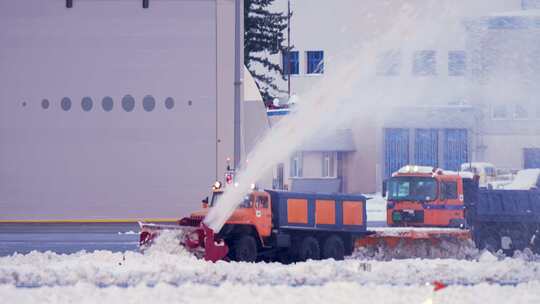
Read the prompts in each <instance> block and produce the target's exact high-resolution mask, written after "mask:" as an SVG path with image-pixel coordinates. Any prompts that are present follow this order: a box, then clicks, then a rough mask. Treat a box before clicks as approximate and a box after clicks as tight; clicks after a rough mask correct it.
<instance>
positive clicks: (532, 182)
mask: <svg viewBox="0 0 540 304" xmlns="http://www.w3.org/2000/svg"><path fill="white" fill-rule="evenodd" d="M539 177H540V169H525V170H520V171H518V173H517V175H516V178H515V179H514V180H513V181H512V182H511V183H510V184H508V185H506V186H504V189H505V190H529V189H532V188H537V187H538V186H539V185H538V183H539V180H538V179H539Z"/></svg>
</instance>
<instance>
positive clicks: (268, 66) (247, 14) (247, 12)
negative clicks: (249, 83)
mask: <svg viewBox="0 0 540 304" xmlns="http://www.w3.org/2000/svg"><path fill="white" fill-rule="evenodd" d="M273 2H274V0H244V64H245V65H246V67H247V69H248V70H249V71H250V72H251V75H252V76H253V78H254V79H255V82H256V83H257V87H258V88H259V91H260V92H261V95H262V98H263V100H264V101H269V100H272V99H273V97H275V94H276V93H280V92H281V93H283V92H284V91H283V90H281V89H280V88H279V87H278V86H277V85H276V84H275V83H274V80H275V78H274V77H272V76H271V74H272V72H274V73H277V74H278V75H280V77H281V78H282V79H283V80H285V79H286V78H285V76H284V74H283V70H282V69H281V66H280V64H276V63H274V62H272V61H270V60H269V56H268V55H275V54H278V53H279V52H286V51H287V46H286V45H284V42H285V35H284V32H285V30H286V29H287V18H288V16H287V14H286V13H275V12H270V10H269V7H270V6H271V5H272V3H273ZM257 65H260V66H262V67H263V68H264V69H265V72H260V71H259V72H257V71H256V69H255V66H257Z"/></svg>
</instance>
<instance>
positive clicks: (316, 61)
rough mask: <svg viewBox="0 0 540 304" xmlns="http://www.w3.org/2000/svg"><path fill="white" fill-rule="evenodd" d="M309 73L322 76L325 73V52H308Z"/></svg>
mask: <svg viewBox="0 0 540 304" xmlns="http://www.w3.org/2000/svg"><path fill="white" fill-rule="evenodd" d="M306 57H307V73H308V74H322V73H324V52H323V51H307V52H306Z"/></svg>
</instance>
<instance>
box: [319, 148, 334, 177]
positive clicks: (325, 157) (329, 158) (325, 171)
mask: <svg viewBox="0 0 540 304" xmlns="http://www.w3.org/2000/svg"><path fill="white" fill-rule="evenodd" d="M335 163H336V153H334V152H323V154H322V177H336V171H335V169H334V168H335Z"/></svg>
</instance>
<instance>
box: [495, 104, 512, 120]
mask: <svg viewBox="0 0 540 304" xmlns="http://www.w3.org/2000/svg"><path fill="white" fill-rule="evenodd" d="M492 117H493V119H507V118H508V110H507V107H506V105H494V106H493V110H492Z"/></svg>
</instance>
